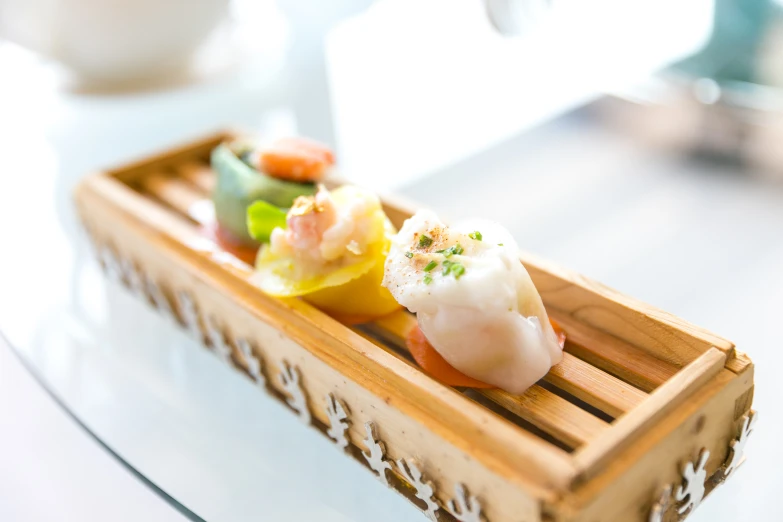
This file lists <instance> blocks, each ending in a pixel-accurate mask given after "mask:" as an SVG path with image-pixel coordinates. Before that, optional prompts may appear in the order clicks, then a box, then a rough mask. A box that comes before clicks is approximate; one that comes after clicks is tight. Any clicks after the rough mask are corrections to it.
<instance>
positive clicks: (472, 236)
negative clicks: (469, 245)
mask: <svg viewBox="0 0 783 522" xmlns="http://www.w3.org/2000/svg"><path fill="white" fill-rule="evenodd" d="M468 237H469V238H470V239H475V240H476V241H481V240H482V239H484V236H482V235H481V232H479V231H478V230H476V231H475V232H471V233H470V234H468Z"/></svg>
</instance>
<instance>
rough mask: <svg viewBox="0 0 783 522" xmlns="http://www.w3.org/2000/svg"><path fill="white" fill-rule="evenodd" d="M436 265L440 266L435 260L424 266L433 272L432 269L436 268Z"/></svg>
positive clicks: (425, 269)
mask: <svg viewBox="0 0 783 522" xmlns="http://www.w3.org/2000/svg"><path fill="white" fill-rule="evenodd" d="M436 266H438V263H436V262H435V261H430V262H429V263H427V266H425V267H424V271H425V272H432V269H433V268H435V267H436Z"/></svg>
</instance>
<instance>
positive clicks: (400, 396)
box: [76, 133, 757, 522]
mask: <svg viewBox="0 0 783 522" xmlns="http://www.w3.org/2000/svg"><path fill="white" fill-rule="evenodd" d="M248 143H253V145H248ZM256 143H257V142H255V141H253V142H250V141H248V140H247V139H245V138H243V137H240V136H238V135H237V134H235V133H219V134H216V135H214V136H208V137H206V138H205V139H203V140H201V141H198V142H195V143H190V144H186V145H184V146H182V147H180V148H176V149H173V150H169V151H165V152H164V153H162V154H160V155H158V156H155V157H150V158H145V159H143V160H141V161H139V162H136V163H134V164H131V165H126V166H122V167H120V168H117V169H113V170H108V171H106V172H102V173H99V174H96V175H93V176H88V177H87V178H85V180H84V181H83V182H82V183H81V184H80V185H79V187H78V190H77V193H76V202H77V209H78V211H79V215H80V217H81V219H82V221H83V223H84V226H85V229H86V230H87V232H88V234H89V237H90V239H91V240H92V242H93V244H94V245H95V247H96V252H97V254H98V258H99V260H100V263H101V266H102V267H103V268H104V270H105V272H106V274H107V275H108V276H109V277H111V278H113V279H114V280H117V281H121V282H122V283H123V284H124V285H125V286H126V287H128V288H129V289H131V290H132V291H133V292H134V293H135V294H136V295H138V296H139V297H140V299H142V300H143V301H145V302H147V303H149V304H150V305H152V306H154V307H155V309H157V310H158V311H160V313H161V314H164V315H166V316H168V317H170V319H171V320H172V321H173V323H174V324H179V325H181V326H183V327H184V329H185V331H187V332H189V333H190V334H191V335H192V336H193V338H194V339H196V340H197V341H198V342H199V343H202V344H203V345H205V346H207V347H209V349H210V350H211V351H212V352H213V353H214V354H215V355H216V356H217V357H218V359H219V360H220V361H223V362H225V363H227V364H229V365H230V366H231V367H232V368H235V369H236V370H238V371H239V372H240V373H241V374H242V375H244V376H246V377H247V378H249V379H250V380H251V381H252V383H253V384H254V385H255V386H256V387H258V388H259V389H261V390H266V391H268V392H269V396H270V397H272V398H275V399H279V400H281V403H282V404H284V405H286V406H287V407H288V408H290V409H291V411H292V412H293V413H294V414H296V415H297V416H298V417H299V418H300V419H301V420H302V422H303V423H304V424H306V425H307V426H310V427H312V428H313V429H316V430H318V431H320V432H321V433H323V434H324V435H325V436H326V437H328V438H329V440H331V441H333V442H334V444H335V445H336V446H337V447H338V448H339V450H340V451H344V452H345V453H346V455H348V456H351V457H354V458H355V459H356V460H357V461H358V462H359V463H361V464H363V465H365V466H366V467H367V468H368V469H369V470H370V472H371V473H372V475H373V476H374V477H375V478H377V479H378V480H380V481H382V482H383V483H385V484H387V485H388V486H390V487H392V488H394V490H395V491H398V492H400V493H401V494H403V495H405V496H406V497H408V498H409V499H411V500H412V502H413V503H414V504H415V505H416V506H417V507H418V508H419V509H421V510H422V511H423V513H424V514H425V515H426V516H427V517H428V518H429V519H430V520H433V521H437V520H441V521H449V520H458V521H461V522H521V521H524V522H544V521H549V522H614V521H622V522H669V521H675V520H682V519H684V518H685V517H687V516H689V515H690V514H691V513H693V512H694V510H696V509H697V508H698V506H699V504H700V503H701V502H702V501H703V500H704V499H705V498H706V497H707V495H710V494H712V493H713V492H715V491H718V492H721V491H726V492H727V491H728V490H725V489H722V488H718V486H719V485H720V484H721V483H722V482H724V481H725V480H727V479H729V478H731V477H732V476H733V475H734V474H735V473H737V472H738V471H737V470H738V467H739V465H740V464H741V463H742V462H743V461H744V456H745V447H746V443H747V442H748V438H749V437H751V434H752V432H753V430H754V426H755V423H756V419H757V415H756V412H755V411H754V410H753V409H752V404H753V394H754V365H753V363H752V361H751V360H750V359H749V358H748V357H747V356H746V355H745V354H744V353H742V352H740V351H738V350H737V349H736V348H735V346H734V345H733V344H732V343H731V342H729V341H727V340H725V339H723V338H721V337H719V336H717V335H715V334H713V333H711V332H708V331H706V330H704V329H701V328H699V327H697V326H694V325H691V324H689V323H687V322H685V321H683V320H682V319H679V318H677V317H674V316H672V315H671V314H668V313H666V312H664V311H661V310H658V309H655V308H653V307H650V306H648V305H646V304H644V303H640V302H638V301H636V300H634V299H632V298H630V297H628V296H624V295H622V294H620V293H618V292H615V291H613V290H611V289H608V288H606V287H605V286H603V285H600V284H598V283H595V282H593V281H590V280H589V279H587V278H584V277H582V276H580V275H577V274H574V273H572V272H569V271H567V270H564V269H562V268H559V267H554V266H552V265H550V264H548V263H546V262H543V261H540V260H536V259H534V258H532V257H531V256H529V255H526V254H522V253H521V252H520V251H519V248H518V246H517V245H516V243H515V242H514V241H513V238H512V237H511V236H510V235H509V234H508V232H507V231H505V230H504V229H503V227H502V225H500V224H497V223H492V222H488V221H486V220H478V219H476V220H470V221H465V222H462V223H454V224H447V223H444V222H442V221H441V220H440V219H439V218H438V217H437V215H436V214H434V213H433V212H431V211H428V210H421V209H418V210H412V209H408V208H406V207H404V206H401V205H400V204H398V203H394V202H392V201H390V200H388V199H387V198H379V197H378V196H377V195H375V194H373V193H371V192H368V191H367V190H365V189H362V188H359V187H356V186H353V185H348V184H344V183H340V182H338V181H336V180H335V177H334V176H333V175H332V173H331V171H332V170H333V169H334V168H335V166H336V161H335V157H334V154H332V152H331V151H329V150H328V148H326V147H325V146H323V145H321V144H318V143H315V142H313V141H312V140H307V139H304V138H287V139H283V140H279V141H277V142H272V143H268V144H261V145H257V144H256ZM213 209H214V212H212V210H213ZM560 326H562V328H561V327H560ZM283 444H284V442H283V441H281V445H283Z"/></svg>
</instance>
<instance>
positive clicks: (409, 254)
mask: <svg viewBox="0 0 783 522" xmlns="http://www.w3.org/2000/svg"><path fill="white" fill-rule="evenodd" d="M405 257H407V258H408V259H412V258H413V252H405Z"/></svg>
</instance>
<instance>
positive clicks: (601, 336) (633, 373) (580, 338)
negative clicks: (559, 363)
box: [552, 311, 679, 392]
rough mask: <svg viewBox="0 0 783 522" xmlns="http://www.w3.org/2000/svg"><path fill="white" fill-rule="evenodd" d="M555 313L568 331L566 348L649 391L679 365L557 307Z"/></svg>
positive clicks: (556, 318)
mask: <svg viewBox="0 0 783 522" xmlns="http://www.w3.org/2000/svg"><path fill="white" fill-rule="evenodd" d="M552 317H553V318H554V319H555V320H556V321H557V322H558V323H560V325H561V326H562V327H563V328H564V329H565V331H566V332H567V340H566V351H567V352H569V353H571V354H573V355H575V356H577V357H578V358H580V359H582V360H584V361H586V362H588V363H589V364H591V365H593V366H596V367H598V368H601V369H603V370H605V371H607V372H609V373H611V374H613V375H617V376H618V377H620V378H621V379H622V380H624V381H626V382H629V383H631V384H633V385H634V386H636V387H637V388H640V389H641V390H644V391H646V392H650V391H652V390H654V389H655V388H657V387H658V386H660V385H661V384H663V383H664V382H666V381H667V380H669V379H670V378H671V377H672V375H674V374H675V373H677V371H678V370H679V368H678V367H677V366H675V365H673V364H671V363H669V362H666V361H663V360H661V359H656V358H655V357H653V356H652V355H650V354H649V353H648V352H645V351H644V350H640V349H639V348H636V347H634V346H631V345H630V344H628V343H627V342H625V341H622V340H620V339H618V338H616V337H614V336H611V335H609V334H606V333H604V332H601V331H600V330H596V329H595V328H592V327H590V326H586V325H584V324H582V323H580V322H578V321H575V320H574V319H573V318H572V317H569V316H563V315H562V314H560V313H558V312H557V311H553V312H552Z"/></svg>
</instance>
